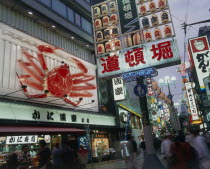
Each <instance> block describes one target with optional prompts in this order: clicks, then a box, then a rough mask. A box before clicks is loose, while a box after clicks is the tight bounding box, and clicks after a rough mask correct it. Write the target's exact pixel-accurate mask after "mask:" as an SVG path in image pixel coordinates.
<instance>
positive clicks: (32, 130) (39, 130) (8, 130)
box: [0, 126, 85, 135]
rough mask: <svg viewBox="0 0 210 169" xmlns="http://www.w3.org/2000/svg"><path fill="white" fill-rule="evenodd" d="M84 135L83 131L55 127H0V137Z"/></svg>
mask: <svg viewBox="0 0 210 169" xmlns="http://www.w3.org/2000/svg"><path fill="white" fill-rule="evenodd" d="M62 133H66V134H84V133H85V130H82V129H77V128H57V127H16V126H0V135H19V134H62Z"/></svg>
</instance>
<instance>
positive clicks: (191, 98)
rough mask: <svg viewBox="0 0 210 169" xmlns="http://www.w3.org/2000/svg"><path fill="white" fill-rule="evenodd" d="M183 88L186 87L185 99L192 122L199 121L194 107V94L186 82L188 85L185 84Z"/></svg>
mask: <svg viewBox="0 0 210 169" xmlns="http://www.w3.org/2000/svg"><path fill="white" fill-rule="evenodd" d="M185 86H186V91H187V97H188V100H189V106H190V111H191V114H192V120H193V121H196V120H199V116H198V110H197V107H196V103H195V98H194V93H193V90H192V84H191V82H188V83H185Z"/></svg>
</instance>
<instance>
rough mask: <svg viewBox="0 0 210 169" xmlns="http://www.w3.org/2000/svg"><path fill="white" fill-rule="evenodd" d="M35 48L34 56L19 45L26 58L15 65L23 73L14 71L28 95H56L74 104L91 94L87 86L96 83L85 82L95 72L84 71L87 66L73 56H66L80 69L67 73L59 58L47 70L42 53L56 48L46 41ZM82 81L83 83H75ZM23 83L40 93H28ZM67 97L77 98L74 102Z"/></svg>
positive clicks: (66, 66) (64, 64) (91, 87)
mask: <svg viewBox="0 0 210 169" xmlns="http://www.w3.org/2000/svg"><path fill="white" fill-rule="evenodd" d="M37 48H38V54H37V58H35V57H34V56H32V55H30V54H29V53H28V52H27V51H26V50H24V49H23V50H22V53H23V55H24V56H25V58H26V59H27V62H25V61H23V60H18V65H19V66H20V67H21V68H22V69H23V71H24V72H25V73H27V74H25V75H18V73H17V77H18V79H19V81H20V84H21V87H22V89H23V91H24V93H25V94H26V95H27V96H28V97H29V98H45V97H47V96H52V97H58V98H61V99H63V100H64V101H65V102H67V103H69V104H71V105H73V106H75V107H76V106H78V105H79V104H80V103H81V101H82V98H84V97H92V96H93V94H92V93H90V92H88V90H94V89H96V86H95V85H92V84H90V83H88V82H89V81H91V80H93V79H95V76H93V75H89V74H87V73H88V69H87V68H86V66H85V65H84V64H83V63H82V62H80V61H79V60H77V59H75V58H70V61H72V62H73V63H74V64H76V66H77V67H78V68H79V69H80V70H81V72H80V73H76V74H71V73H70V68H69V65H68V64H66V63H64V62H62V65H60V66H57V67H55V68H53V69H52V70H50V71H49V70H48V67H47V63H46V61H45V57H44V53H51V54H56V52H55V50H57V49H59V48H56V47H52V46H47V45H40V46H38V47H37ZM35 61H38V62H39V64H40V65H38V64H36V63H35ZM82 83H84V84H85V85H83V86H81V85H79V84H82ZM27 86H29V87H31V88H33V89H35V90H39V91H43V94H38V95H31V94H29V92H28V90H27ZM67 97H68V98H67ZM69 97H70V98H80V99H79V101H77V102H73V101H71V100H70V99H69Z"/></svg>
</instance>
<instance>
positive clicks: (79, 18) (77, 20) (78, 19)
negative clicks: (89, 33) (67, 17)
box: [75, 13, 81, 26]
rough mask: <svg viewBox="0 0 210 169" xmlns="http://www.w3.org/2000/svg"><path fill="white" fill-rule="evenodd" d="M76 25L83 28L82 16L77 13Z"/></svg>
mask: <svg viewBox="0 0 210 169" xmlns="http://www.w3.org/2000/svg"><path fill="white" fill-rule="evenodd" d="M75 23H76V25H78V26H81V16H80V15H79V14H77V13H75Z"/></svg>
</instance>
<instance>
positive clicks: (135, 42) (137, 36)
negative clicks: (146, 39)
mask: <svg viewBox="0 0 210 169" xmlns="http://www.w3.org/2000/svg"><path fill="white" fill-rule="evenodd" d="M140 44H141V36H140V34H139V33H135V34H134V35H133V45H134V46H136V45H140Z"/></svg>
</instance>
